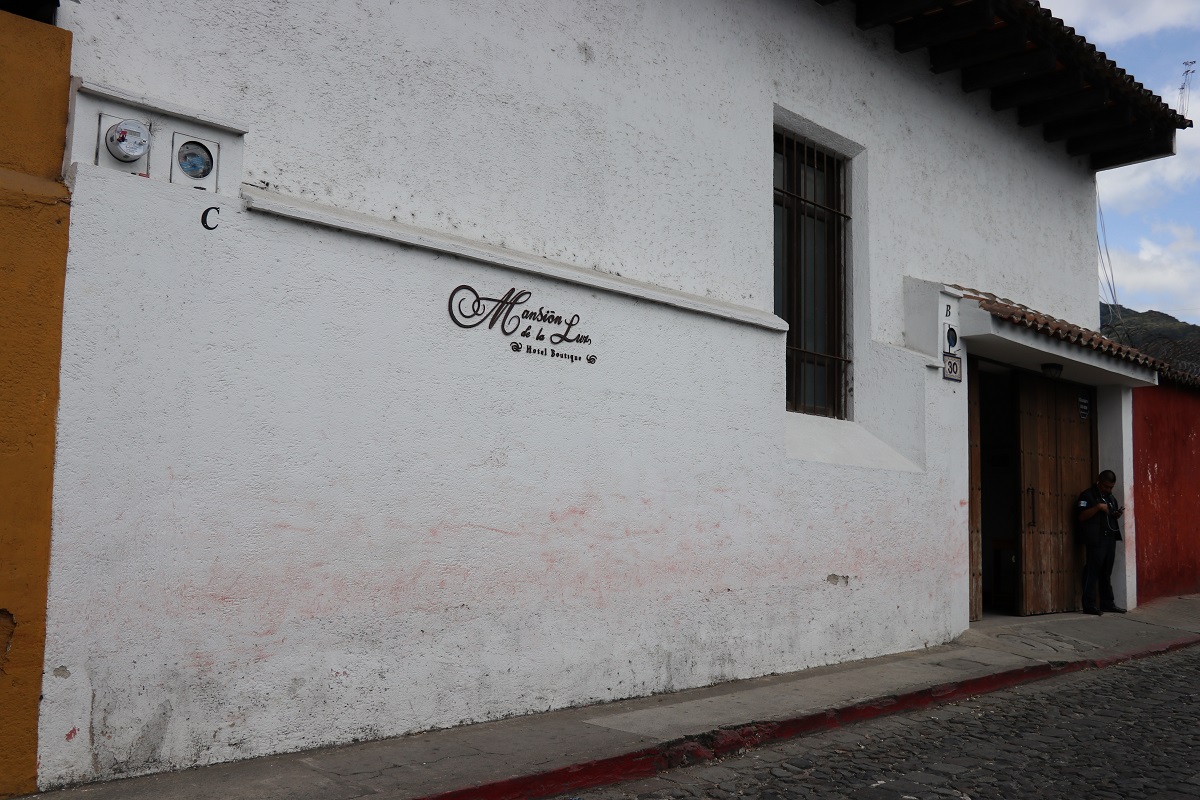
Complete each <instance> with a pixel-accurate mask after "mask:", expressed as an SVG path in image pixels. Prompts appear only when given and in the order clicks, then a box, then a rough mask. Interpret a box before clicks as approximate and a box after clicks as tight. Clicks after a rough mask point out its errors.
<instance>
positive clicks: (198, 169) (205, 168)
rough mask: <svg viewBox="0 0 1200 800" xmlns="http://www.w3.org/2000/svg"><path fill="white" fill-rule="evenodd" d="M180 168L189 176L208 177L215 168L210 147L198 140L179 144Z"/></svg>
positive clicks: (196, 177) (198, 178)
mask: <svg viewBox="0 0 1200 800" xmlns="http://www.w3.org/2000/svg"><path fill="white" fill-rule="evenodd" d="M177 157H178V159H179V169H181V170H182V171H183V174H184V175H187V176H188V177H189V178H195V179H196V180H200V179H201V178H207V177H208V175H209V173H210V172H212V169H213V157H212V153H210V152H209V150H208V148H207V147H205V146H204V145H202V144H200V143H199V142H197V141H188V142H184V143H183V144H181V145H180V146H179V152H178V156H177Z"/></svg>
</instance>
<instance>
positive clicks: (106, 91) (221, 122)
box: [71, 77, 250, 134]
mask: <svg viewBox="0 0 1200 800" xmlns="http://www.w3.org/2000/svg"><path fill="white" fill-rule="evenodd" d="M71 82H72V84H73V86H74V88H75V90H76V91H79V92H83V93H84V94H90V95H92V96H93V97H102V98H104V99H105V100H113V101H115V102H118V103H124V104H125V105H129V106H135V107H138V108H146V109H150V110H152V111H158V112H161V113H163V114H169V115H170V116H172V117H176V118H178V119H183V120H187V121H188V122H199V123H200V124H202V125H208V126H209V127H211V128H216V129H218V130H222V131H229V132H230V133H236V134H245V133H249V131H250V126H248V125H247V124H245V123H244V122H241V121H239V120H233V119H226V118H222V117H214V116H212V115H211V114H206V113H204V112H203V111H196V110H194V109H190V108H184V107H183V106H181V105H178V104H176V103H172V102H171V101H170V100H160V99H157V98H154V97H146V96H145V95H141V94H137V93H135V92H127V91H125V90H124V89H118V88H116V87H115V86H106V85H104V84H103V83H96V82H95V81H89V80H84V79H83V78H79V77H74V78H72V79H71Z"/></svg>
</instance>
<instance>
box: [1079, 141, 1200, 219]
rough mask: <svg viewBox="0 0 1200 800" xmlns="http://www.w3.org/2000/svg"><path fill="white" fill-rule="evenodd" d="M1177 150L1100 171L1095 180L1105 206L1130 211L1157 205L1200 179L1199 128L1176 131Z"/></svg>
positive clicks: (1117, 210)
mask: <svg viewBox="0 0 1200 800" xmlns="http://www.w3.org/2000/svg"><path fill="white" fill-rule="evenodd" d="M1175 150H1176V154H1175V155H1173V156H1169V157H1167V158H1160V159H1157V160H1155V161H1147V162H1144V163H1141V164H1133V165H1131V166H1128V167H1119V168H1117V169H1110V170H1106V171H1104V172H1101V173H1099V174H1098V175H1097V176H1096V184H1097V186H1098V191H1099V193H1100V203H1101V205H1102V206H1103V208H1104V210H1105V211H1116V212H1118V213H1122V214H1129V213H1132V212H1136V211H1144V210H1146V209H1150V208H1158V207H1161V206H1163V205H1166V204H1168V203H1170V202H1172V199H1173V198H1174V196H1175V195H1178V194H1181V193H1183V192H1187V191H1189V190H1190V189H1192V188H1193V187H1194V186H1195V185H1196V184H1197V183H1200V131H1198V130H1197V129H1195V128H1188V129H1187V130H1183V131H1177V132H1176V134H1175ZM1187 202H1188V203H1189V204H1190V203H1191V202H1194V198H1188V199H1187Z"/></svg>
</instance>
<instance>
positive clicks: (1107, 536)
mask: <svg viewBox="0 0 1200 800" xmlns="http://www.w3.org/2000/svg"><path fill="white" fill-rule="evenodd" d="M1116 484H1117V476H1116V474H1115V473H1114V472H1113V471H1112V470H1111V469H1106V470H1104V472H1101V473H1100V474H1099V475H1098V476H1097V477H1096V482H1095V483H1094V484H1092V487H1091V488H1090V489H1085V490H1084V491H1083V492H1082V493H1081V494H1080V495H1079V503H1078V507H1077V508H1076V520H1077V523H1078V529H1079V538H1080V539H1081V540H1082V541H1083V544H1084V547H1085V549H1086V552H1087V562H1086V564H1085V566H1084V568H1083V613H1085V614H1094V615H1095V616H1097V617H1098V616H1100V615H1101V614H1102V613H1103V612H1105V611H1113V612H1116V613H1117V614H1124V613H1125V609H1123V608H1121V607H1120V606H1118V605H1117V601H1116V598H1114V597H1113V588H1112V570H1113V561H1114V560H1115V559H1116V556H1117V542H1119V541H1120V540H1121V529H1120V528H1119V527H1118V526H1117V520H1119V519H1120V518H1121V516H1122V515H1123V514H1124V513H1125V509H1124V508H1121V507H1120V506H1118V505H1117V498H1115V497H1113V493H1112V490H1113V487H1114V486H1116ZM1097 590H1099V594H1100V597H1099V600H1100V602H1099V603H1098V604H1097V602H1096V599H1097V598H1096V592H1097Z"/></svg>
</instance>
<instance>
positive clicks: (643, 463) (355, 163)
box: [40, 0, 1095, 787]
mask: <svg viewBox="0 0 1200 800" xmlns="http://www.w3.org/2000/svg"><path fill="white" fill-rule="evenodd" d="M326 5H327V4H318V3H311V2H306V3H293V4H289V6H288V11H287V13H286V14H283V13H280V12H279V11H278V10H274V11H272V10H271V9H270V8H268V7H265V6H264V7H257V6H254V7H246V6H243V5H241V4H233V3H225V2H214V3H211V4H207V5H206V6H205V8H206V9H207V10H209V11H211V15H210V17H208V18H207V24H208V25H209V26H210V27H209V28H208V30H207V34H206V36H205V37H200V38H192V37H191V36H190V34H189V33H188V29H187V28H186V27H182V26H179V25H177V24H176V22H175V17H176V9H175V8H174V7H171V6H166V5H162V4H152V5H150V6H147V5H145V4H134V3H124V2H121V3H110V4H107V5H106V6H104V7H101V6H98V5H93V4H64V7H63V9H62V10H61V24H63V25H64V26H65V27H68V28H69V29H71V30H73V31H74V32H75V48H74V69H75V71H76V72H77V74H79V75H81V76H82V77H84V78H85V79H88V80H92V81H95V82H98V83H105V84H113V85H118V86H121V85H124V86H131V85H134V84H136V89H137V91H136V93H137V94H144V95H147V96H150V97H161V98H166V99H170V98H176V100H177V101H178V102H182V100H179V99H178V98H180V97H181V96H183V97H186V98H187V102H188V103H190V104H193V105H194V106H196V107H197V108H198V109H202V110H205V111H207V112H208V113H210V114H213V115H217V116H221V115H225V116H230V117H236V118H238V119H241V120H245V121H246V124H247V125H248V126H249V128H250V132H249V134H248V135H247V136H246V138H245V147H244V155H243V158H244V180H245V181H246V182H248V183H251V184H255V185H264V184H266V185H267V188H269V189H270V190H272V191H275V192H278V193H279V194H280V195H282V196H283V197H285V198H286V197H287V196H292V197H296V198H302V199H304V200H307V201H316V202H319V203H322V204H324V205H326V206H328V207H331V208H336V209H342V210H346V211H353V212H360V213H362V214H365V215H368V216H369V217H370V218H374V219H378V220H381V221H385V222H386V221H390V220H392V219H395V220H397V221H398V222H404V223H407V224H409V225H415V226H417V227H418V228H421V229H424V230H428V231H430V232H431V234H455V235H458V236H463V237H466V238H467V239H468V240H471V239H474V240H477V241H481V242H482V241H486V242H490V243H494V244H503V245H504V247H505V248H507V249H508V250H510V251H512V252H514V253H522V254H524V255H525V256H529V257H534V258H540V257H542V256H546V257H548V259H550V258H552V259H555V260H558V261H562V262H565V263H567V264H574V265H576V266H581V267H588V268H592V267H594V268H596V269H598V270H601V271H604V272H607V273H619V274H620V275H622V276H625V277H629V278H633V279H636V280H639V281H645V282H647V283H651V284H655V285H658V286H662V287H666V288H668V289H673V290H679V291H683V292H689V293H692V294H694V295H698V296H701V297H711V298H713V299H715V300H720V301H725V302H729V303H734V304H739V305H743V306H747V307H750V308H752V309H759V310H762V309H767V308H768V307H769V304H770V297H771V283H770V282H771V279H772V278H771V276H772V264H771V258H772V255H771V254H772V243H771V235H772V233H771V231H772V228H771V185H770V181H771V144H770V143H771V129H772V124H773V121H774V120H775V119H776V117H777V115H779V114H780V109H783V110H784V111H785V112H787V113H791V114H797V115H801V116H803V117H804V118H805V119H808V120H810V121H811V122H812V123H814V124H815V125H816V126H818V127H819V128H822V129H824V130H826V131H829V132H834V133H836V134H837V135H838V136H840V137H844V138H845V140H846V141H848V142H852V143H854V144H855V146H856V147H858V148H860V152H859V154H858V155H857V156H856V158H855V160H854V163H853V167H852V169H853V172H854V189H855V194H854V199H853V210H854V215H855V219H854V222H853V228H852V231H853V263H852V281H853V294H854V307H853V339H854V341H853V348H854V358H855V366H854V376H855V381H854V384H855V394H854V421H853V422H830V421H816V422H814V421H812V420H808V419H807V418H803V417H798V416H796V415H788V414H786V413H785V412H784V411H783V410H782V408H783V385H782V384H783V360H782V351H783V336H782V334H780V333H778V332H776V331H772V330H769V329H767V328H764V327H758V326H754V325H750V324H742V323H738V322H734V321H730V320H729V319H722V318H718V317H714V316H711V315H706V314H702V313H695V312H692V311H686V310H682V309H679V308H676V307H672V306H670V305H664V304H661V303H651V302H647V301H644V300H638V299H636V298H635V297H629V296H621V295H617V294H613V293H610V292H605V291H600V290H594V289H588V288H586V287H581V286H579V285H577V284H570V283H564V282H562V281H557V280H554V279H551V278H545V277H536V276H532V275H529V274H523V273H519V272H512V271H510V270H506V269H501V268H498V267H495V266H489V265H487V264H484V263H480V262H476V261H470V260H463V259H457V258H453V257H450V256H448V255H445V254H440V255H439V254H436V253H433V252H430V251H428V250H423V249H421V248H415V247H406V246H401V245H398V244H396V243H394V242H389V241H382V240H378V239H373V238H369V237H364V236H359V235H355V234H352V233H346V232H340V231H335V230H330V229H328V228H323V227H318V226H313V225H308V224H303V223H299V222H294V221H289V220H286V219H281V218H279V217H277V216H274V215H272V214H265V213H262V212H255V211H248V210H246V209H245V208H244V206H243V204H242V203H241V202H240V201H239V200H238V198H237V197H236V195H229V194H226V195H220V196H216V195H211V194H207V193H200V192H195V191H190V190H187V189H185V188H183V187H180V186H177V185H171V184H167V183H164V182H162V181H157V180H153V179H142V178H138V177H134V176H129V175H124V174H121V173H118V172H116V171H113V170H106V169H103V168H99V167H94V166H90V165H87V164H84V165H81V166H79V167H78V168H77V172H76V174H75V179H74V183H73V186H74V196H73V210H72V223H71V224H72V230H71V251H70V256H69V262H68V276H67V292H66V312H65V318H64V337H63V338H64V344H63V373H62V386H61V398H62V399H61V405H60V413H59V431H58V442H59V450H58V458H57V465H56V485H55V512H54V542H53V553H52V566H51V586H50V602H49V610H48V616H49V619H48V625H49V627H48V639H47V656H46V668H47V672H46V677H45V690H44V694H45V699H44V702H43V713H42V721H41V731H40V750H41V752H40V759H41V782H42V784H43V786H46V787H48V786H54V785H60V784H63V783H69V782H74V781H80V780H90V779H96V778H104V777H111V776H114V775H118V774H130V773H138V772H148V771H155V770H161V769H168V768H175V767H182V766H189V765H194V764H202V763H210V762H214V761H221V760H229V759H235V758H241V757H247V756H252V755H258V754H263V753H268V752H277V751H281V750H292V749H299V748H304V747H309V746H315V745H321V744H329V743H334V742H344V741H349V740H352V739H355V738H369V737H380V736H387V735H394V734H400V733H404V732H409V731H415V730H423V729H429V728H433V727H439V726H448V725H454V724H458V723H460V722H466V721H474V720H482V719H491V718H496V717H500V716H504V715H510V714H519V713H527V712H531V711H539V710H545V709H548V708H554V707H561V706H568V705H573V704H582V703H587V702H592V701H597V700H607V699H614V698H620V697H628V696H632V695H639V694H646V693H650V692H655V691H665V690H671V689H679V688H684V687H688V686H697V685H704V684H708V683H713V682H716V681H721V680H727V679H731V678H739V677H748V676H752V675H761V674H765V673H770V672H776V671H787V670H795V669H799V668H803V667H808V666H814V665H819V664H825V663H831V662H836V661H841V660H846V659H850V658H858V657H867V656H872V655H877V654H881V653H886V652H894V651H898V650H904V649H908V648H913V647H920V646H922V645H924V644H931V645H932V644H936V643H939V642H943V641H946V640H947V639H949V638H950V637H952V636H954V635H955V634H957V633H958V632H960V631H961V630H963V629H964V628H965V626H966V623H967V580H968V576H967V536H966V530H967V528H966V516H967V510H966V506H967V477H966V476H967V467H966V463H967V458H966V452H967V444H966V402H965V397H966V395H965V387H964V386H963V385H960V384H953V383H950V382H946V381H943V380H942V379H941V377H940V373H938V372H937V371H935V370H933V369H930V368H929V366H928V362H929V358H928V356H925V355H922V354H919V353H916V352H913V351H911V350H907V349H904V348H903V347H902V346H901V345H902V343H903V340H904V337H903V320H904V311H903V305H902V293H901V289H902V276H904V275H910V276H914V277H921V278H926V279H929V280H933V281H937V282H947V283H961V284H965V285H974V286H978V287H979V288H982V289H986V290H989V291H994V292H997V293H999V294H1002V295H1004V294H1007V295H1009V296H1012V297H1013V298H1014V299H1018V300H1023V301H1027V302H1029V303H1030V304H1031V305H1035V306H1036V307H1038V308H1040V309H1042V310H1045V311H1047V312H1049V313H1052V314H1055V315H1057V316H1063V317H1066V318H1068V319H1073V320H1078V321H1084V322H1090V321H1091V317H1092V316H1094V314H1095V299H1094V264H1093V262H1092V257H1091V256H1092V253H1091V249H1090V246H1091V238H1090V237H1091V233H1092V228H1091V224H1092V223H1091V220H1092V216H1091V215H1092V208H1093V198H1092V181H1091V177H1090V175H1089V174H1088V173H1087V171H1086V170H1085V169H1084V168H1083V167H1082V165H1080V164H1079V163H1077V162H1076V161H1074V160H1071V159H1068V158H1066V156H1065V155H1063V154H1062V153H1061V152H1060V151H1059V149H1058V148H1057V147H1052V146H1048V145H1045V144H1044V143H1042V142H1041V141H1040V139H1038V137H1037V135H1036V133H1035V132H1032V131H1027V130H1024V129H1020V128H1018V127H1017V126H1016V124H1015V122H1014V121H1013V120H1012V119H1009V118H1007V116H1006V115H996V114H994V113H993V112H991V111H990V109H988V107H987V104H986V98H984V97H982V96H980V97H975V96H965V95H963V94H962V92H961V91H960V89H959V88H958V85H957V80H956V78H954V77H953V76H942V77H937V76H932V75H930V74H929V73H928V71H927V70H926V68H925V66H924V64H923V63H922V61H921V58H920V56H919V55H915V54H914V55H912V56H898V55H896V54H895V53H894V51H893V50H892V49H891V46H890V43H889V42H888V40H887V37H886V35H884V32H878V33H877V34H869V35H864V34H862V33H860V32H858V31H857V30H856V29H855V28H854V27H853V24H852V20H851V19H850V11H849V10H848V9H842V8H840V7H839V5H837V4H835V5H834V6H831V7H829V8H823V7H821V6H818V5H817V4H813V3H790V2H789V3H783V2H779V3H770V2H760V3H740V4H737V5H736V6H735V5H731V4H726V3H718V2H709V3H704V4H701V3H687V4H683V3H647V4H634V3H620V4H616V3H614V4H584V3H579V4H574V3H570V4H569V3H562V4H552V5H551V6H550V7H549V8H533V7H519V8H517V7H510V5H509V4H503V5H502V4H487V3H472V2H462V3H438V4H425V3H394V4H388V3H384V2H382V0H378V1H376V0H369V1H364V2H361V3H358V4H357V5H356V6H355V8H353V9H351V8H349V7H347V8H343V9H340V10H338V11H337V12H335V11H334V10H332V9H327V7H326ZM843 5H845V4H843ZM129 53H133V54H140V56H134V57H132V58H131V57H129V56H128V55H127V54H129ZM118 65H119V67H118ZM314 65H320V68H319V69H318V68H317V67H316V66H314ZM85 149H86V148H84V150H85ZM79 152H83V150H80V151H79ZM212 205H217V206H219V207H220V209H221V211H220V214H219V222H220V224H219V227H218V228H217V229H216V230H213V231H209V230H205V229H204V228H202V227H201V225H200V224H199V220H200V214H201V212H202V211H203V209H204V208H206V207H208V206H212ZM1064 275H1066V276H1068V277H1078V278H1079V280H1077V281H1076V280H1067V279H1065V278H1064ZM1085 277H1086V280H1084V278H1085ZM461 284H468V285H470V286H473V287H475V288H477V289H478V290H479V291H480V292H481V293H484V294H487V295H490V296H498V295H499V294H503V293H504V292H505V291H506V290H507V289H509V288H510V287H518V288H523V289H527V290H529V291H530V292H532V296H533V299H532V301H531V303H530V305H531V307H536V306H544V307H546V308H551V307H552V308H554V309H555V310H556V311H558V312H559V313H562V314H564V315H568V314H578V315H579V316H580V319H581V323H580V330H584V331H585V332H586V333H587V334H588V335H590V336H591V339H592V342H591V343H590V344H589V345H586V346H584V345H578V346H577V347H576V348H575V350H576V351H577V352H579V353H580V354H585V353H586V354H592V355H595V356H596V363H594V364H588V363H587V362H586V361H581V362H573V363H568V362H564V361H562V360H556V359H551V358H549V357H542V356H535V355H528V354H525V353H521V354H516V353H513V352H512V351H511V349H510V347H509V345H510V343H511V342H512V341H516V339H511V340H510V339H509V338H507V337H505V336H503V335H502V334H501V333H500V332H499V331H498V330H488V329H487V328H475V329H469V330H467V329H463V328H459V327H457V326H456V325H454V324H453V323H452V321H451V320H450V318H449V316H448V313H447V301H448V298H449V295H450V293H451V291H452V290H453V289H454V288H455V287H457V286H459V285H461ZM933 311H934V310H933V309H931V314H932V313H933ZM1085 315H1087V316H1086V317H1085ZM930 324H931V325H932V324H936V320H935V319H932V318H931V321H930ZM806 442H809V443H811V447H809V448H808V449H806ZM839 444H840V445H841V448H840V449H839V448H838V445H839Z"/></svg>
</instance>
